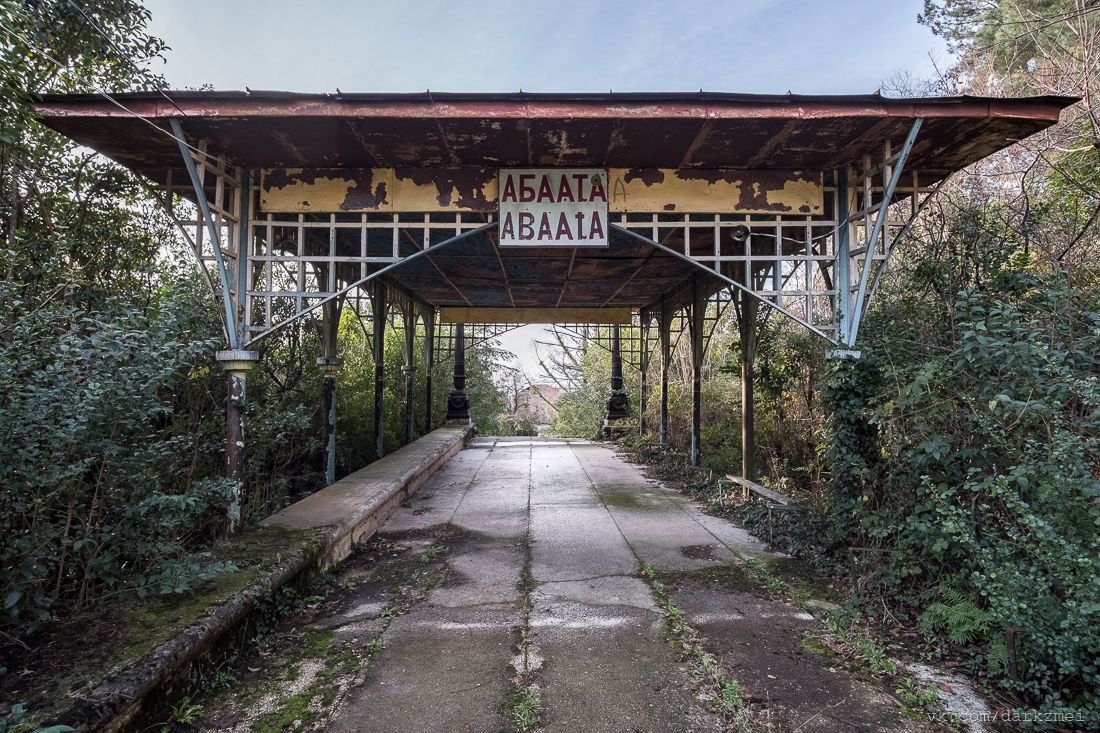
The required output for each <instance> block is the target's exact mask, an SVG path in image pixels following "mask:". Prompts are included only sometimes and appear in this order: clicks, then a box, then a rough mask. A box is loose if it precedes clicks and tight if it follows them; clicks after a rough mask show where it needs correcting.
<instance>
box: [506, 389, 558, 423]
mask: <svg viewBox="0 0 1100 733" xmlns="http://www.w3.org/2000/svg"><path fill="white" fill-rule="evenodd" d="M560 396H561V390H560V389H558V388H557V387H555V386H553V385H550V384H532V385H531V386H530V387H528V388H527V389H525V390H523V391H522V392H520V393H519V394H518V395H516V413H517V414H526V415H527V416H529V419H530V420H531V422H532V423H534V424H535V425H549V424H550V423H552V422H554V417H555V416H556V415H557V414H558V411H557V409H556V408H555V407H554V405H556V404H557V402H558V398H559V397H560Z"/></svg>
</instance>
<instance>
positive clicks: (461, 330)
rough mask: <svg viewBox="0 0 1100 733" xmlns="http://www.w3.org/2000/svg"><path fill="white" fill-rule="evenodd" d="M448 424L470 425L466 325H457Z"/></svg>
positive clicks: (448, 405)
mask: <svg viewBox="0 0 1100 733" xmlns="http://www.w3.org/2000/svg"><path fill="white" fill-rule="evenodd" d="M447 422H452V423H458V424H462V425H468V424H469V423H470V397H469V395H467V394H466V330H465V324H463V323H458V324H455V381H454V389H453V390H452V391H451V394H450V396H448V397H447Z"/></svg>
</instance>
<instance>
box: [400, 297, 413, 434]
mask: <svg viewBox="0 0 1100 733" xmlns="http://www.w3.org/2000/svg"><path fill="white" fill-rule="evenodd" d="M413 308H414V306H413V304H412V303H405V307H404V308H403V309H402V311H401V316H402V318H403V320H404V325H405V366H403V367H401V371H402V372H404V374H405V445H408V444H409V443H411V442H413V433H414V432H415V430H414V428H413V386H414V382H415V380H414V379H413V378H414V377H415V376H416V365H415V364H413V354H414V352H415V348H414V343H415V339H416V312H415V311H414V310H413Z"/></svg>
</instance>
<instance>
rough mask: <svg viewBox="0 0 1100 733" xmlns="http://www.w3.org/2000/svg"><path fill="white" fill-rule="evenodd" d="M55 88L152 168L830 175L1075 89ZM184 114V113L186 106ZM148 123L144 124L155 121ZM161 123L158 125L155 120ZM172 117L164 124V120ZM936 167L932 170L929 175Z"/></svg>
mask: <svg viewBox="0 0 1100 733" xmlns="http://www.w3.org/2000/svg"><path fill="white" fill-rule="evenodd" d="M168 94H169V96H170V97H171V98H172V100H174V102H175V103H176V105H178V106H179V108H180V109H177V108H176V106H174V105H173V104H172V103H170V102H169V101H168V100H166V99H165V98H164V96H162V95H161V94H160V93H159V92H134V93H127V94H118V95H115V98H116V99H117V100H118V102H119V103H120V104H122V105H124V106H125V107H126V109H125V110H124V109H120V108H119V106H117V105H115V104H113V103H112V102H110V101H108V100H106V99H104V98H102V97H101V96H99V95H91V94H60V95H58V94H49V95H44V96H43V97H42V98H41V100H40V101H39V102H38V103H37V104H36V105H35V106H36V109H37V110H38V113H39V114H40V115H41V116H42V120H43V122H44V123H45V124H46V125H48V126H49V127H51V128H53V129H54V130H57V131H58V132H60V133H62V134H64V135H66V136H68V137H70V138H72V139H73V140H75V141H77V142H78V143H81V144H83V145H86V146H88V147H90V148H93V149H95V150H97V151H99V152H101V153H103V154H104V155H106V156H108V157H109V158H112V159H114V160H116V161H118V162H119V163H121V164H122V165H124V166H126V167H128V168H131V169H133V170H135V171H137V172H139V173H146V174H151V173H153V172H154V171H164V170H169V169H182V163H181V160H180V153H179V148H178V147H177V146H176V143H175V141H174V140H173V139H172V138H171V137H170V136H169V135H167V134H165V132H164V131H166V130H167V127H168V126H167V118H171V117H175V118H178V119H180V121H181V124H182V127H183V130H184V132H185V134H186V135H187V136H189V137H191V138H192V139H206V140H208V141H209V144H210V149H211V151H212V152H218V153H222V154H224V155H226V156H228V157H229V158H230V159H232V160H233V161H235V162H237V163H239V164H241V165H246V166H250V167H254V168H310V167H325V168H389V167H440V166H476V167H483V168H496V167H512V166H577V167H614V168H743V169H760V170H768V169H773V170H774V169H779V170H822V171H826V170H831V169H833V168H837V167H841V166H844V165H846V164H850V163H856V164H858V163H859V161H861V159H862V157H863V155H864V154H870V155H872V156H874V157H875V158H879V157H881V153H882V144H883V141H885V140H892V141H894V144H895V145H900V143H901V142H902V141H903V140H904V138H905V135H906V134H907V133H908V131H909V128H910V126H911V124H912V122H913V120H914V119H916V118H918V117H922V118H924V120H925V121H924V124H923V127H922V128H921V131H920V135H919V136H918V138H917V142H916V144H915V146H914V148H913V151H912V154H911V155H910V158H909V163H908V165H907V166H906V167H907V169H909V170H918V171H921V172H922V173H923V174H924V175H923V176H922V183H931V182H933V181H934V180H938V179H941V178H943V177H945V176H946V175H948V174H949V173H951V172H953V171H956V170H959V169H961V168H963V167H965V166H967V165H969V164H971V163H974V162H975V161H977V160H980V159H981V158H983V157H985V156H987V155H990V154H992V153H994V152H996V151H998V150H1001V149H1002V148H1005V147H1007V146H1008V145H1010V144H1011V143H1012V142H1014V141H1016V140H1020V139H1023V138H1025V137H1027V136H1028V135H1031V134H1033V133H1035V132H1038V131H1039V130H1042V129H1044V128H1046V127H1049V126H1050V125H1052V124H1054V123H1056V122H1057V121H1058V118H1059V113H1060V112H1061V110H1062V109H1064V108H1065V107H1067V106H1069V105H1071V104H1073V103H1074V102H1076V101H1078V100H1077V98H1075V97H1053V96H1046V97H1030V98H1020V99H993V98H982V97H968V96H962V97H936V98H921V99H889V98H885V97H881V96H878V95H877V94H872V95H855V96H807V95H778V96H773V95H746V94H726V93H715V92H699V93H637V94H623V93H608V94H531V93H524V92H520V93H512V94H455V93H437V92H426V93H423V94H295V93H289V92H180V91H173V92H168ZM181 110H182V114H181ZM142 118H146V119H142ZM150 120H151V121H152V122H153V123H154V124H150V122H149V121H150ZM157 127H161V128H162V130H164V131H162V130H158V129H157ZM929 174H931V175H929Z"/></svg>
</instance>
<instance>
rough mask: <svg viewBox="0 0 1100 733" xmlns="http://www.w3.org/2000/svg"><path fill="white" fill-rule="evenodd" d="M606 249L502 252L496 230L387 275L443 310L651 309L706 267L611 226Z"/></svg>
mask: <svg viewBox="0 0 1100 733" xmlns="http://www.w3.org/2000/svg"><path fill="white" fill-rule="evenodd" d="M607 239H608V245H607V246H606V247H561V246H558V247H500V246H498V244H497V231H496V227H495V225H489V226H487V227H483V228H481V229H478V230H475V231H472V232H469V233H467V234H463V235H462V236H459V237H455V238H454V239H451V240H448V241H446V242H443V243H441V244H438V245H436V246H434V247H431V248H429V249H426V250H423V251H422V252H419V253H417V254H416V255H413V256H411V257H408V258H406V259H405V260H403V261H401V262H399V263H397V264H395V265H392V266H390V267H388V268H387V269H386V270H385V271H384V272H383V273H380V274H381V275H382V276H384V277H385V279H386V280H388V281H390V282H396V283H397V284H398V285H400V286H402V287H403V288H405V289H406V290H407V291H409V292H412V293H415V294H416V295H417V296H418V297H420V298H422V299H423V300H425V301H426V302H428V303H431V304H432V305H434V306H436V307H437V308H466V307H473V308H585V309H589V308H645V307H651V306H653V305H655V304H656V303H657V302H659V301H660V299H661V296H664V295H669V294H672V293H675V292H676V291H678V290H680V289H682V288H683V287H684V286H685V284H686V283H690V282H691V280H692V278H693V277H698V278H700V281H699V284H700V287H701V290H702V291H703V293H704V295H710V294H712V293H715V292H717V291H719V290H721V289H723V288H725V287H727V286H728V283H727V281H726V280H725V279H723V278H721V277H719V276H718V275H717V274H716V273H715V272H714V270H711V269H709V268H707V267H705V266H704V265H702V264H701V263H699V262H695V261H693V260H691V259H690V258H688V257H685V256H684V255H682V254H679V253H678V252H676V251H675V250H672V249H669V248H667V247H664V246H662V245H660V244H657V243H656V242H652V241H650V240H648V239H645V238H644V237H641V236H639V235H637V234H634V233H632V232H629V231H627V230H625V229H621V228H619V227H617V226H611V227H610V228H609V231H608V236H607Z"/></svg>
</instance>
